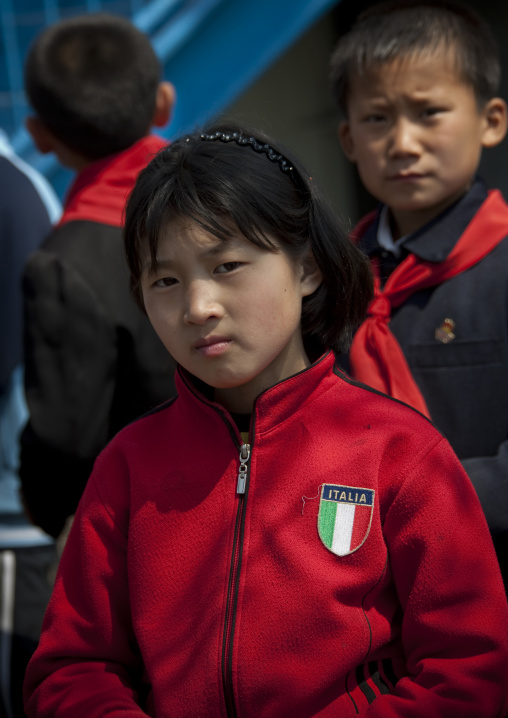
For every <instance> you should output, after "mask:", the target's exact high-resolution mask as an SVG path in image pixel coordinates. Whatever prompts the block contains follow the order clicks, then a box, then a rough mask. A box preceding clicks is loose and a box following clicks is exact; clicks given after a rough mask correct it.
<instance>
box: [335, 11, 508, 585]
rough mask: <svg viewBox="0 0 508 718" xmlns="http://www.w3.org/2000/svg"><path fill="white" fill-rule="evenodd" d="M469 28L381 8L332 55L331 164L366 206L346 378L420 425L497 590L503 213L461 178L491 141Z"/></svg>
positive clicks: (487, 61)
mask: <svg viewBox="0 0 508 718" xmlns="http://www.w3.org/2000/svg"><path fill="white" fill-rule="evenodd" d="M499 78H500V68H499V60H498V56H497V51H496V47H495V42H494V40H493V37H492V35H491V33H490V31H489V28H488V27H486V25H485V23H484V22H483V21H481V20H480V19H479V18H478V17H477V16H476V15H474V14H473V13H472V12H471V11H470V10H468V9H466V8H464V7H462V6H461V5H458V4H456V3H452V2H439V3H435V2H415V3H407V2H405V3H403V4H401V3H400V2H399V3H382V4H380V5H377V6H374V7H373V8H371V9H370V10H368V11H366V12H365V13H363V14H362V15H361V16H360V18H359V19H358V21H357V23H356V24H355V26H354V27H353V28H352V30H351V31H350V32H349V33H348V34H347V35H346V36H345V37H344V38H343V39H342V40H341V41H340V42H339V45H338V47H337V48H336V50H335V53H334V55H333V57H332V79H333V86H334V92H335V95H336V97H337V99H338V101H339V103H340V105H341V107H342V109H343V111H344V114H345V119H344V121H343V122H342V123H341V125H340V128H339V136H340V140H341V143H342V147H343V149H344V152H345V154H346V155H347V157H348V158H349V159H350V160H351V161H352V162H354V163H356V165H357V168H358V172H359V174H360V177H361V179H362V181H363V183H364V184H365V187H366V188H367V189H368V190H369V192H370V193H371V194H372V195H374V197H376V198H377V199H378V200H379V201H380V202H381V205H380V207H379V209H378V210H377V211H376V212H373V213H372V214H370V215H369V216H367V217H366V218H364V220H362V222H360V224H359V225H358V227H357V228H356V230H355V232H354V235H355V237H356V238H357V239H358V242H359V245H360V247H362V248H363V249H364V250H365V252H366V253H367V254H368V256H369V257H370V258H371V261H372V266H373V269H374V272H375V275H376V277H377V279H376V284H377V287H376V298H375V299H374V301H373V303H372V304H371V307H370V310H369V314H368V317H367V319H366V321H365V322H364V323H363V324H362V326H361V327H360V329H359V330H358V332H357V334H356V335H355V339H354V342H353V346H352V349H351V353H350V357H349V358H350V364H351V367H350V368H351V373H352V374H353V376H354V377H355V378H357V379H359V380H360V381H363V382H365V383H366V384H369V385H371V386H373V387H374V388H376V389H379V390H380V391H383V392H386V393H388V394H391V395H392V396H394V397H395V398H398V399H400V400H402V401H405V402H407V403H409V404H411V405H413V406H415V407H416V408H418V409H419V410H420V411H421V412H422V413H425V414H427V415H428V416H430V417H431V418H432V419H433V421H434V422H435V423H436V424H437V426H438V427H439V428H440V429H441V431H443V433H444V434H445V436H446V437H447V438H448V439H449V441H450V443H451V444H452V446H453V448H454V449H455V451H456V453H457V454H458V456H459V458H460V459H461V460H462V463H463V465H464V467H465V469H466V471H467V472H468V474H469V476H470V478H471V480H472V482H473V484H474V486H475V488H476V491H477V493H478V495H479V498H480V501H481V502H482V505H483V509H484V511H485V514H486V517H487V521H488V523H489V526H490V530H491V533H492V535H493V539H494V543H495V544H496V549H497V552H498V558H499V560H500V563H501V568H502V570H503V573H504V576H505V580H506V578H507V577H508V539H507V537H508V491H507V486H506V483H507V476H508V440H507V439H508V371H507V369H508V241H507V239H506V236H507V235H508V207H507V205H506V204H505V202H504V200H503V198H502V196H501V195H500V193H499V192H497V191H494V192H488V191H487V189H486V187H485V186H484V184H483V183H482V182H481V180H479V179H478V178H477V177H476V171H477V168H478V164H479V161H480V156H481V152H482V149H483V148H484V147H494V146H496V145H497V144H498V143H500V142H501V141H502V139H503V138H504V136H505V133H506V126H507V113H506V104H505V102H504V101H503V100H501V99H500V98H498V97H496V96H495V95H496V92H497V89H498V85H499Z"/></svg>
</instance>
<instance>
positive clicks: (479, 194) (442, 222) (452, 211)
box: [359, 179, 487, 262]
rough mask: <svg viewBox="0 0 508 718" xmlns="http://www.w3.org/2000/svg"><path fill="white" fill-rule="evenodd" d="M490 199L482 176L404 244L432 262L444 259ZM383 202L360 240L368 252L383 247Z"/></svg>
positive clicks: (409, 236)
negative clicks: (380, 232) (380, 228)
mask: <svg viewBox="0 0 508 718" xmlns="http://www.w3.org/2000/svg"><path fill="white" fill-rule="evenodd" d="M486 199H487V188H486V186H485V184H484V183H483V182H482V180H480V179H476V180H475V182H474V183H473V186H472V187H471V189H470V190H469V192H467V193H466V194H465V195H464V196H463V197H461V198H460V199H459V200H458V201H457V202H456V203H455V204H453V205H452V206H451V207H448V209H446V210H445V211H444V212H443V213H442V214H440V215H439V216H438V217H436V218H435V219H433V220H432V221H431V222H429V223H428V224H426V225H425V226H424V227H421V228H420V229H419V230H418V231H416V232H414V233H413V234H410V235H408V236H407V237H406V239H405V240H404V241H403V242H402V246H403V247H404V249H406V250H407V251H408V252H411V253H412V254H416V256H417V257H419V258H420V259H423V260H426V261H429V262H442V261H444V260H445V259H446V257H447V256H448V255H449V254H450V252H451V251H452V249H453V248H454V246H455V244H456V243H457V241H458V240H459V238H460V237H461V235H462V234H463V232H464V230H465V229H466V227H467V226H468V224H469V223H470V221H471V220H472V218H473V217H474V215H475V214H476V212H477V211H478V209H479V208H480V206H481V205H482V204H483V202H484V201H485V200H486ZM382 206H383V205H381V207H380V208H379V210H378V214H377V217H376V220H375V221H374V222H373V223H372V224H371V225H370V227H369V228H368V229H367V231H366V232H365V235H364V236H363V238H362V239H361V240H360V242H359V246H360V247H361V248H362V249H363V251H364V252H366V254H367V255H368V256H372V255H373V254H376V253H377V252H379V251H380V246H379V243H378V241H377V229H378V224H379V215H380V211H381V208H382Z"/></svg>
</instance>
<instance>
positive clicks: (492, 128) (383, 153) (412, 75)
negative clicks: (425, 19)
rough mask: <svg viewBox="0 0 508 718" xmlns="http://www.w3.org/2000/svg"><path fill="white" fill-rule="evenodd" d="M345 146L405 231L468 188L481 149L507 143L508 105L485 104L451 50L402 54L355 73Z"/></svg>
mask: <svg viewBox="0 0 508 718" xmlns="http://www.w3.org/2000/svg"><path fill="white" fill-rule="evenodd" d="M347 109H348V119H347V121H345V122H343V123H342V124H341V126H340V128H339V136H340V140H341V143H342V147H343V149H344V151H345V154H346V155H347V157H348V158H349V159H350V160H352V161H353V162H355V163H356V165H357V167H358V172H359V174H360V177H361V179H362V181H363V183H364V185H365V187H366V188H367V189H368V190H369V192H370V193H371V194H372V195H373V196H374V197H375V198H376V199H378V200H380V201H381V202H384V203H385V204H387V205H388V206H389V207H390V210H391V213H392V218H393V220H394V222H395V225H396V227H395V228H396V230H397V234H398V236H403V235H405V234H408V233H410V232H413V231H415V230H416V229H418V228H419V227H421V226H423V225H424V224H426V223H427V222H429V221H430V220H431V219H433V218H434V217H436V216H437V215H438V214H440V213H441V212H442V211H443V210H444V209H446V208H447V207H448V206H449V205H451V204H452V203H453V202H454V201H455V200H457V199H459V198H460V196H461V195H462V194H463V193H464V192H465V191H467V189H468V188H469V186H470V184H471V181H472V179H473V177H474V174H475V172H476V170H477V167H478V164H479V161H480V156H481V150H482V147H486V146H493V145H495V144H497V143H498V142H500V141H501V140H502V138H503V137H504V134H505V131H506V107H505V105H504V102H503V101H502V100H499V99H498V98H495V99H493V100H491V101H490V102H488V103H487V104H486V106H485V107H484V108H481V109H480V108H479V107H478V103H477V100H476V96H475V93H474V90H473V88H472V87H470V86H469V85H467V84H465V83H464V82H463V80H462V79H461V78H460V76H459V75H458V73H457V71H456V69H455V68H454V66H453V63H452V62H451V61H450V59H449V56H448V53H446V52H444V51H442V52H436V53H434V54H429V55H420V56H417V57H410V58H407V59H405V60H395V61H393V62H390V63H388V64H386V65H382V66H380V67H379V69H378V70H373V71H371V72H368V73H366V74H365V75H364V76H358V75H355V76H353V77H352V78H351V82H350V93H349V96H348V102H347Z"/></svg>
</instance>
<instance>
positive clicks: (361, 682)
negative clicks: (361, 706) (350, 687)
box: [356, 666, 376, 704]
mask: <svg viewBox="0 0 508 718" xmlns="http://www.w3.org/2000/svg"><path fill="white" fill-rule="evenodd" d="M356 682H357V683H358V688H359V689H360V690H361V692H362V693H363V695H364V696H365V698H366V699H367V701H368V702H369V704H370V703H373V702H374V701H375V699H376V694H375V693H374V691H373V690H372V688H371V687H370V686H369V684H368V683H367V681H366V680H365V678H364V675H363V666H357V667H356Z"/></svg>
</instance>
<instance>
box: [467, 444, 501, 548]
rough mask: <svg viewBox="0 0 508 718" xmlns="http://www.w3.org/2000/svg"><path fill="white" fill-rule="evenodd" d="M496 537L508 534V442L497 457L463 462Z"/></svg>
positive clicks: (482, 457) (476, 458)
mask: <svg viewBox="0 0 508 718" xmlns="http://www.w3.org/2000/svg"><path fill="white" fill-rule="evenodd" d="M462 466H463V467H464V469H465V470H466V473H467V475H468V476H469V478H470V479H471V482H472V484H473V486H474V487H475V489H476V493H477V494H478V498H479V499H480V503H481V505H482V508H483V511H484V513H485V518H486V519H487V523H488V525H489V528H490V531H491V533H492V535H493V537H496V536H497V535H499V534H505V535H506V534H507V533H508V441H504V442H503V443H502V444H501V446H500V447H499V450H498V452H497V454H496V455H495V456H481V457H475V458H472V459H463V460H462Z"/></svg>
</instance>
